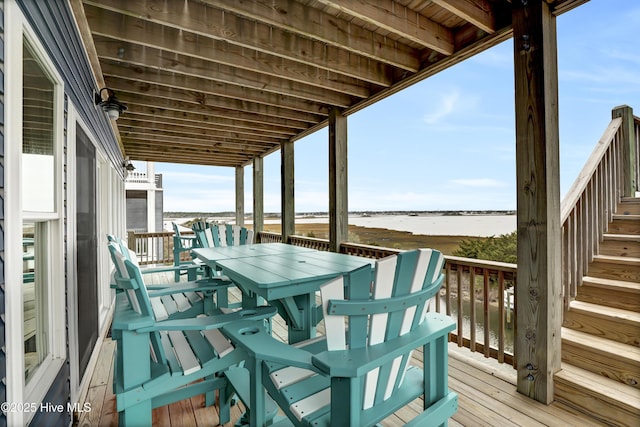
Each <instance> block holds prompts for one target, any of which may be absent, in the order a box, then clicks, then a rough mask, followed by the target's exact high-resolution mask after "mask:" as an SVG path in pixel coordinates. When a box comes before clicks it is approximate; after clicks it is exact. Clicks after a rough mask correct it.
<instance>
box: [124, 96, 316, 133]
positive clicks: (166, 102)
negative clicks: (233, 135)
mask: <svg viewBox="0 0 640 427" xmlns="http://www.w3.org/2000/svg"><path fill="white" fill-rule="evenodd" d="M118 96H120V94H118ZM121 101H123V102H124V103H125V104H127V106H128V107H129V108H132V107H134V108H135V106H146V107H156V108H160V109H167V110H175V111H178V112H187V113H196V114H206V115H208V116H215V117H222V118H227V119H235V120H242V121H246V122H251V123H256V124H263V125H267V126H271V125H276V126H283V127H288V128H291V129H297V130H298V131H300V130H302V129H307V128H308V127H309V126H310V124H309V123H308V122H303V121H300V120H293V119H283V118H280V117H273V116H268V115H263V114H255V113H247V112H244V111H230V110H227V109H224V108H220V107H215V106H211V105H206V104H196V103H192V102H184V101H177V100H173V99H168V98H165V97H154V96H148V95H141V94H139V93H127V92H124V93H122V97H121ZM125 114H126V113H125Z"/></svg>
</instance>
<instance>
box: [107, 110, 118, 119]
mask: <svg viewBox="0 0 640 427" xmlns="http://www.w3.org/2000/svg"><path fill="white" fill-rule="evenodd" d="M107 116H109V118H110V119H111V120H118V118H119V117H120V111H118V110H115V109H113V110H107Z"/></svg>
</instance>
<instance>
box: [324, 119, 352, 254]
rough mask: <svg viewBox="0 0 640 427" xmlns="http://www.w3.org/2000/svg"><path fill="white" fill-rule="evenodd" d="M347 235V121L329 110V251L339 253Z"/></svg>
mask: <svg viewBox="0 0 640 427" xmlns="http://www.w3.org/2000/svg"><path fill="white" fill-rule="evenodd" d="M348 234H349V206H348V185H347V118H346V117H345V116H343V115H342V112H341V111H340V110H338V109H337V108H332V109H331V110H330V111H329V250H331V251H333V252H339V251H340V244H341V243H342V242H344V241H346V240H348Z"/></svg>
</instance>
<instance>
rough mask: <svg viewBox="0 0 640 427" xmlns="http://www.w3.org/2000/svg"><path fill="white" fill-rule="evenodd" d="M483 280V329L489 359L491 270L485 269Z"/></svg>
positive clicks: (486, 354) (485, 351)
mask: <svg viewBox="0 0 640 427" xmlns="http://www.w3.org/2000/svg"><path fill="white" fill-rule="evenodd" d="M483 279H484V280H483V285H482V286H483V289H482V293H483V296H484V301H483V308H484V325H482V328H483V330H484V357H489V356H490V349H491V333H490V332H489V330H490V325H491V323H489V270H488V269H486V268H485V269H483Z"/></svg>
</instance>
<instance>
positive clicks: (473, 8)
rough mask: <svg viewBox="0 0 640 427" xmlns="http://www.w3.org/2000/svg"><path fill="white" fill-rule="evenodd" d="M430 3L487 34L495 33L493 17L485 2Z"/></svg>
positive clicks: (444, 0) (443, 0) (449, 0)
mask: <svg viewBox="0 0 640 427" xmlns="http://www.w3.org/2000/svg"><path fill="white" fill-rule="evenodd" d="M432 2H433V3H435V4H437V5H438V6H440V7H442V8H443V9H446V10H448V11H449V12H451V13H453V14H454V15H456V16H458V17H459V18H461V19H464V20H465V21H467V22H469V23H471V24H473V25H474V26H476V27H478V28H480V29H481V30H482V31H484V32H486V33H488V34H493V33H495V32H496V19H495V15H494V13H493V11H492V9H491V4H490V3H489V2H488V1H487V0H432Z"/></svg>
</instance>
